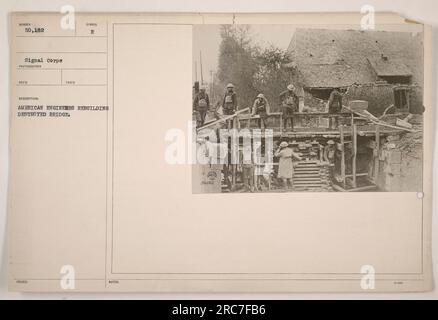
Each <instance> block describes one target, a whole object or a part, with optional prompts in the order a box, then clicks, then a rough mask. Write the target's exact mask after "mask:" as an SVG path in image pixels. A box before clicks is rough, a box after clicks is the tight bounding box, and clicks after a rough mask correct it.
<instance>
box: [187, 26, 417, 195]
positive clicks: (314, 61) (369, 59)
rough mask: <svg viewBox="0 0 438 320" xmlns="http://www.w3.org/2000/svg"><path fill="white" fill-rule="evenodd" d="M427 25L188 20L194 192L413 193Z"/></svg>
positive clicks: (415, 181)
mask: <svg viewBox="0 0 438 320" xmlns="http://www.w3.org/2000/svg"><path fill="white" fill-rule="evenodd" d="M423 51H424V50H423V33H422V32H421V31H416V32H413V31H412V29H411V30H408V29H400V30H398V29H397V28H396V27H393V28H389V27H388V28H387V30H384V29H382V30H381V29H379V30H361V29H360V26H359V25H358V26H351V27H349V26H336V27H333V26H331V27H330V28H326V29H324V28H322V27H321V26H318V27H315V28H311V27H309V26H306V27H300V26H296V25H293V24H290V25H204V24H203V25H196V26H194V27H193V79H192V80H193V83H192V97H193V106H192V120H193V123H194V124H195V127H196V130H195V132H196V134H195V136H194V140H195V143H196V151H197V163H196V164H195V165H193V170H192V186H193V193H239V192H250V193H264V192H385V191H386V192H421V191H422V185H423V181H422V170H423V112H424V106H423V89H424V84H423V82H424V80H423V77H424V76H423V73H424V67H423V66H424V58H423Z"/></svg>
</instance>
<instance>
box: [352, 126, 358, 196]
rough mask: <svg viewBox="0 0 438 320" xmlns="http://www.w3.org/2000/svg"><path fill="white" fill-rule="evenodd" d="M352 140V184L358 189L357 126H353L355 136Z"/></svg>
mask: <svg viewBox="0 0 438 320" xmlns="http://www.w3.org/2000/svg"><path fill="white" fill-rule="evenodd" d="M352 140H353V159H352V164H351V170H352V184H353V187H354V188H356V186H357V183H356V165H357V163H356V161H357V125H356V124H353V135H352Z"/></svg>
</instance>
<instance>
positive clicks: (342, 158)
mask: <svg viewBox="0 0 438 320" xmlns="http://www.w3.org/2000/svg"><path fill="white" fill-rule="evenodd" d="M339 133H340V138H341V178H342V183H343V185H344V188H345V141H344V127H343V126H339Z"/></svg>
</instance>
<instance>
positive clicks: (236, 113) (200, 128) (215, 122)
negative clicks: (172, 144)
mask: <svg viewBox="0 0 438 320" xmlns="http://www.w3.org/2000/svg"><path fill="white" fill-rule="evenodd" d="M246 111H249V108H245V109H242V110H238V111H236V112H235V113H234V114H232V115H229V116H225V117H223V118H220V119H219V120H216V121H213V122H209V123H208V124H207V125H205V126H203V127H199V128H197V129H196V130H197V131H200V130H203V129H206V128H209V127H211V126H213V125H215V124H218V123H221V122H224V121H227V120H230V119H233V118H235V117H236V116H238V115H239V114H241V113H243V112H246Z"/></svg>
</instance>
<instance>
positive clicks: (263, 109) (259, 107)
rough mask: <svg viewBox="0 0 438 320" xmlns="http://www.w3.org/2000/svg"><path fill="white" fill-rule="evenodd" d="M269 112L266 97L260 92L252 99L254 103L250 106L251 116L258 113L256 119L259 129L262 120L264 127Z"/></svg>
mask: <svg viewBox="0 0 438 320" xmlns="http://www.w3.org/2000/svg"><path fill="white" fill-rule="evenodd" d="M269 114H270V107H269V102H268V99H266V97H265V96H264V94H263V93H260V94H258V95H257V98H256V99H255V100H254V104H253V106H252V113H251V116H255V115H258V116H259V117H260V118H259V119H257V120H258V126H259V128H260V129H261V128H262V122H263V128H264V129H266V119H267V118H268V116H269Z"/></svg>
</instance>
